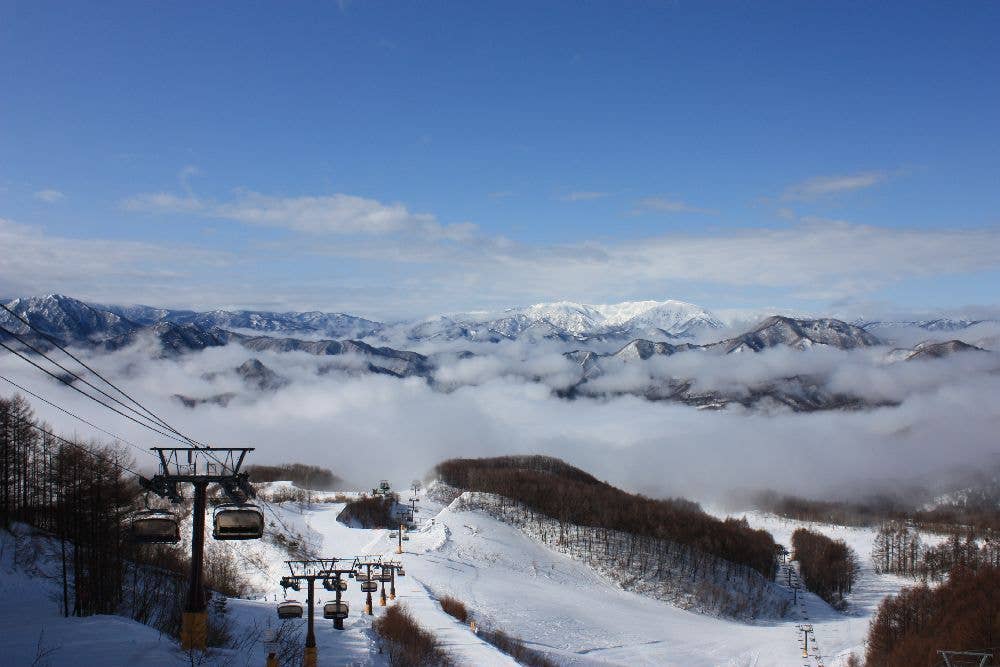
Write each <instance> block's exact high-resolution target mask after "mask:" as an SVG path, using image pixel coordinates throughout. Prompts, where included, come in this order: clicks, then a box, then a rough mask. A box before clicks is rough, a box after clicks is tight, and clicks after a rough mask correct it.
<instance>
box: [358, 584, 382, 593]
mask: <svg viewBox="0 0 1000 667" xmlns="http://www.w3.org/2000/svg"><path fill="white" fill-rule="evenodd" d="M377 590H378V584H376V583H375V582H374V581H362V582H361V592H362V593H374V592H375V591H377Z"/></svg>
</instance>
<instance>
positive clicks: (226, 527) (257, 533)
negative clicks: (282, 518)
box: [212, 504, 264, 540]
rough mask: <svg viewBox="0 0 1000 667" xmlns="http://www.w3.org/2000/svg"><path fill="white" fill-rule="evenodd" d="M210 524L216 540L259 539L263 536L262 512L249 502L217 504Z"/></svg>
mask: <svg viewBox="0 0 1000 667" xmlns="http://www.w3.org/2000/svg"><path fill="white" fill-rule="evenodd" d="M212 525H213V530H212V537H214V538H215V539H217V540H259V539H260V538H261V537H263V536H264V513H263V512H261V511H260V508H259V507H257V506H256V505H251V504H244V505H237V504H228V505H219V506H218V507H216V508H215V516H214V520H213V524H212Z"/></svg>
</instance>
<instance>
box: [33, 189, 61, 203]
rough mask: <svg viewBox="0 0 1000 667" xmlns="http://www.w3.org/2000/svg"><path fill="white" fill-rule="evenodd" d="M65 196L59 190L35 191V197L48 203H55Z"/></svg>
mask: <svg viewBox="0 0 1000 667" xmlns="http://www.w3.org/2000/svg"><path fill="white" fill-rule="evenodd" d="M65 197H66V195H64V194H63V193H62V192H60V191H59V190H39V191H38V192H36V193H35V199H37V200H39V201H43V202H45V203H46V204H53V203H55V202H57V201H59V200H60V199H64V198H65Z"/></svg>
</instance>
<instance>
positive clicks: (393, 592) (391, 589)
mask: <svg viewBox="0 0 1000 667" xmlns="http://www.w3.org/2000/svg"><path fill="white" fill-rule="evenodd" d="M390 571H391V572H392V580H391V582H390V587H389V599H390V600H395V599H396V566H395V565H393V566H392V568H391V570H390Z"/></svg>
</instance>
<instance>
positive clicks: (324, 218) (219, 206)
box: [121, 172, 476, 241]
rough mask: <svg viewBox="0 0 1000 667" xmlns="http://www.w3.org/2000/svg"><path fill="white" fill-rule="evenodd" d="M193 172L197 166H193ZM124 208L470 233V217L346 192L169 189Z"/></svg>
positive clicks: (297, 225)
mask: <svg viewBox="0 0 1000 667" xmlns="http://www.w3.org/2000/svg"><path fill="white" fill-rule="evenodd" d="M192 173H196V172H192ZM121 207H122V208H123V209H125V210H126V211H136V212H138V211H144V212H171V213H198V214H200V215H202V216H205V217H211V218H220V219H224V220H232V221H235V222H240V223H243V224H247V225H255V226H261V227H279V228H284V229H291V230H294V231H297V232H303V233H307V234H337V235H351V234H357V235H385V234H392V233H412V234H417V235H421V236H425V237H427V238H428V239H431V240H449V241H457V240H463V239H467V238H469V237H470V235H471V234H473V233H474V232H475V229H476V226H475V225H474V224H472V223H469V222H462V223H455V224H449V225H442V224H441V223H439V222H438V221H437V220H436V218H435V217H434V216H433V215H431V214H429V213H414V212H411V211H410V210H409V209H408V208H407V207H406V206H404V205H403V204H401V203H398V202H394V203H390V204H386V203H383V202H380V201H378V200H376V199H369V198H365V197H357V196H354V195H347V194H340V193H338V194H333V195H325V196H304V197H272V196H268V195H264V194H260V193H258V192H252V191H241V192H239V193H237V196H236V197H235V198H234V199H233V200H231V201H228V202H211V201H207V200H204V199H199V198H197V197H195V196H194V195H190V194H189V195H187V196H178V195H174V194H171V193H168V192H157V193H147V194H140V195H136V196H134V197H130V198H128V199H125V200H124V201H122V202H121Z"/></svg>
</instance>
